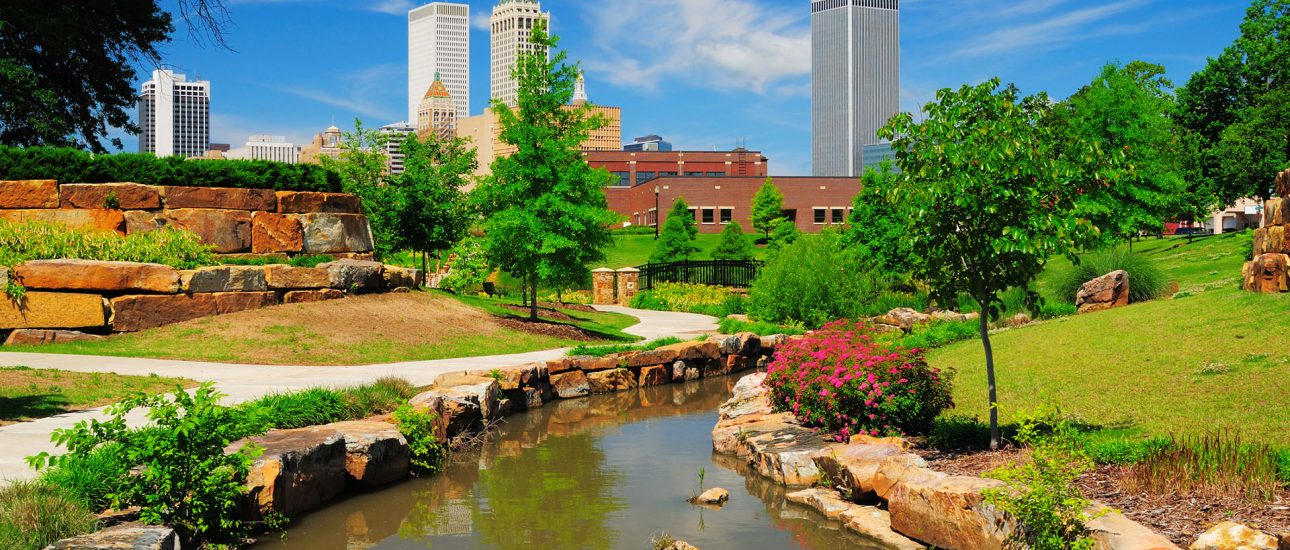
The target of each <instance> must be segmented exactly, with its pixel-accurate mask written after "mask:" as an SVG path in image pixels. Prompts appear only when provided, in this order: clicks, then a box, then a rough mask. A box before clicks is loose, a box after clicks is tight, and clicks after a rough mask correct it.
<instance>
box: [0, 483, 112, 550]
mask: <svg viewBox="0 0 1290 550" xmlns="http://www.w3.org/2000/svg"><path fill="white" fill-rule="evenodd" d="M97 526H98V519H97V518H95V517H94V513H93V512H92V511H90V510H89V509H87V508H86V507H85V506H84V505H83V504H81V503H80V502H78V501H77V500H76V499H75V498H74V497H73V496H72V495H71V494H69V493H68V491H66V490H64V489H63V488H62V487H60V486H58V485H55V484H52V483H47V482H43V481H13V482H8V484H7V485H6V486H5V487H4V488H3V489H0V548H7V549H9V550H40V549H41V548H44V547H46V546H48V545H50V544H53V543H54V542H56V541H58V540H60V539H64V538H67V537H73V536H76V535H81V534H84V533H89V532H91V531H93V530H94V529H95V528H97Z"/></svg>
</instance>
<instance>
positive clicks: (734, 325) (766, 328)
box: [717, 317, 806, 336]
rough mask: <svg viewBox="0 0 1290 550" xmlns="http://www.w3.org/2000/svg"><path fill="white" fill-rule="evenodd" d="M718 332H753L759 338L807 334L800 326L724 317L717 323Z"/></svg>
mask: <svg viewBox="0 0 1290 550" xmlns="http://www.w3.org/2000/svg"><path fill="white" fill-rule="evenodd" d="M717 332H720V333H721V334H739V333H740V332H751V333H753V334H756V335H758V336H770V335H772V334H806V328H804V327H803V326H802V325H800V324H793V325H777V324H775V323H767V322H765V321H744V320H742V319H737V318H735V317H724V318H722V319H721V320H719V321H717Z"/></svg>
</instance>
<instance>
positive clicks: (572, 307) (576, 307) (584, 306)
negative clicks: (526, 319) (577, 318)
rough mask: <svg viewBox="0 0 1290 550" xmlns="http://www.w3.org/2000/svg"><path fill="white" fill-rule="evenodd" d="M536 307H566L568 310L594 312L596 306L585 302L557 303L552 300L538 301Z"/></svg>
mask: <svg viewBox="0 0 1290 550" xmlns="http://www.w3.org/2000/svg"><path fill="white" fill-rule="evenodd" d="M538 308H546V309H556V308H559V309H566V310H569V311H581V312H583V313H595V312H596V308H594V307H591V306H589V305H587V304H557V303H554V302H538Z"/></svg>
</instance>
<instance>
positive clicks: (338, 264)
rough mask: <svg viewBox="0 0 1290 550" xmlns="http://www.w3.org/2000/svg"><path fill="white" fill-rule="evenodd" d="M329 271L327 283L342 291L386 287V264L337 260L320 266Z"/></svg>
mask: <svg viewBox="0 0 1290 550" xmlns="http://www.w3.org/2000/svg"><path fill="white" fill-rule="evenodd" d="M318 267H319V268H320V269H325V270H327V283H328V285H329V286H331V287H332V288H338V289H341V290H348V289H368V288H381V287H383V286H385V276H384V274H385V264H383V263H381V262H369V261H364V260H336V261H334V262H327V263H325V264H319V265H318Z"/></svg>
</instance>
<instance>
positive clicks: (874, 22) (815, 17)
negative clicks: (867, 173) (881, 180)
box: [811, 0, 900, 177]
mask: <svg viewBox="0 0 1290 550" xmlns="http://www.w3.org/2000/svg"><path fill="white" fill-rule="evenodd" d="M811 103H812V104H811V129H812V132H811V141H812V143H811V166H812V168H811V171H812V173H813V174H814V175H816V176H840V177H858V176H861V175H863V173H864V157H865V155H864V153H865V148H866V147H870V148H873V147H874V146H878V145H879V144H880V143H882V140H880V139H879V138H878V135H877V132H878V129H879V128H881V127H883V126H884V125H886V124H887V121H888V120H890V119H891V117H892V116H893V115H895V114H896V113H897V112H898V111H899V110H900V0H811Z"/></svg>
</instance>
